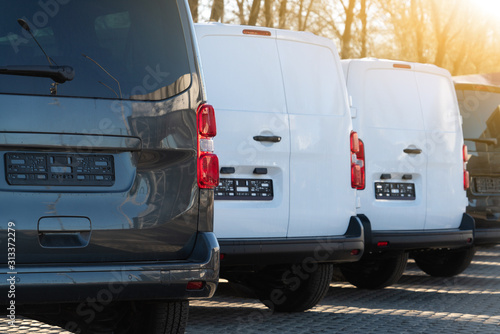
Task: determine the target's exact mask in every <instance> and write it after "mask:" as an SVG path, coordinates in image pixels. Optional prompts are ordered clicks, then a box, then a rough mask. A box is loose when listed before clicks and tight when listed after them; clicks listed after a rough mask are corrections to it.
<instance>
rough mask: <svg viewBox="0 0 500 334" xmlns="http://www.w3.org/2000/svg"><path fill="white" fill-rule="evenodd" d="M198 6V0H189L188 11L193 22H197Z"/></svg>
mask: <svg viewBox="0 0 500 334" xmlns="http://www.w3.org/2000/svg"><path fill="white" fill-rule="evenodd" d="M199 6H200V4H199V2H198V0H189V9H190V10H191V16H192V17H193V21H194V22H198V7H199Z"/></svg>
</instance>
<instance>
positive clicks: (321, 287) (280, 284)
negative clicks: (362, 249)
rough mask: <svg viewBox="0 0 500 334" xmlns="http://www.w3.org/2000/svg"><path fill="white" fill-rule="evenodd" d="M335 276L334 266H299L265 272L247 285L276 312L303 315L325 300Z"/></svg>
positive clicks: (253, 277)
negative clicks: (299, 313) (301, 313)
mask: <svg viewBox="0 0 500 334" xmlns="http://www.w3.org/2000/svg"><path fill="white" fill-rule="evenodd" d="M332 275H333V265H332V264H326V263H318V264H313V263H310V264H307V266H306V265H303V266H300V265H298V264H297V265H292V266H291V267H282V268H267V269H264V270H261V271H259V272H258V273H256V274H254V275H252V278H251V281H250V280H247V282H246V285H247V286H249V287H250V288H251V289H252V290H253V291H254V292H255V294H256V295H257V297H258V298H259V300H260V301H261V302H263V303H264V305H266V306H267V307H269V308H270V309H271V310H273V311H274V312H302V311H305V310H308V309H310V308H312V307H314V306H316V304H318V303H319V302H320V301H321V300H322V299H323V297H324V296H325V294H326V293H327V292H328V288H329V287H330V281H331V279H332Z"/></svg>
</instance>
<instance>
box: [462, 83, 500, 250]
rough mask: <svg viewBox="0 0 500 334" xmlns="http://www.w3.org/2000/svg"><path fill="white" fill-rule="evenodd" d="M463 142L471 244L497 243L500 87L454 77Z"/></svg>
mask: <svg viewBox="0 0 500 334" xmlns="http://www.w3.org/2000/svg"><path fill="white" fill-rule="evenodd" d="M454 81H455V89H456V91H457V97H458V105H459V106H460V113H461V115H462V118H463V132H464V140H465V144H466V145H467V149H468V152H469V163H468V166H467V169H468V170H469V173H470V180H471V187H470V188H469V189H468V190H467V197H468V199H469V205H468V206H467V213H468V214H470V215H471V216H472V217H473V218H474V220H475V222H476V233H475V237H474V243H475V244H477V245H484V244H498V243H500V160H499V159H500V142H499V140H500V132H499V131H498V129H500V118H499V116H500V87H499V86H497V85H493V84H491V83H489V82H487V81H485V82H483V81H482V80H481V78H478V77H472V76H471V77H468V76H464V77H455V78H454Z"/></svg>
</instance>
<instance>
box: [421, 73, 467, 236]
mask: <svg viewBox="0 0 500 334" xmlns="http://www.w3.org/2000/svg"><path fill="white" fill-rule="evenodd" d="M415 76H416V79H417V83H418V88H419V93H420V100H421V105H422V112H423V117H424V121H425V129H426V133H427V142H426V146H425V148H422V149H425V152H426V154H427V157H428V159H427V160H428V163H427V169H428V171H429V172H428V177H427V217H426V225H425V228H426V229H439V228H441V229H444V228H457V227H458V226H459V225H460V222H461V218H462V213H463V211H464V210H465V206H466V196H465V192H464V189H463V169H462V156H461V153H460V152H461V151H462V145H463V138H462V132H461V129H460V127H459V124H460V119H459V118H460V115H459V111H458V103H457V100H456V97H455V91H454V87H453V83H452V81H451V78H450V77H449V76H448V77H447V76H441V75H439V74H434V73H432V74H431V73H423V72H416V73H415Z"/></svg>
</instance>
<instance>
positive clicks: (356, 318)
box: [0, 246, 500, 334]
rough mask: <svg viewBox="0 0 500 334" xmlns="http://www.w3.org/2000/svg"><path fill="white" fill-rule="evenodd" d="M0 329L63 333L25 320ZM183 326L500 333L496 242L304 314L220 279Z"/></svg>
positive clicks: (335, 291)
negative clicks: (448, 270) (465, 259)
mask: <svg viewBox="0 0 500 334" xmlns="http://www.w3.org/2000/svg"><path fill="white" fill-rule="evenodd" d="M0 333H2V334H3V333H36V334H38V333H46V334H47V333H50V334H53V333H54V334H55V333H60V334H62V333H64V334H67V333H68V332H64V331H62V330H60V329H58V328H55V327H51V326H47V325H44V324H42V323H39V322H36V321H32V320H29V319H24V320H22V322H21V321H19V322H18V325H17V326H16V327H7V320H6V319H5V318H0ZM187 333H189V334H197V333H204V334H205V333H207V334H211V333H214V334H215V333H217V334H219V333H241V334H244V333H259V334H263V333H280V334H281V333H363V334H365V333H366V334H370V333H377V334H379V333H382V334H390V333H443V334H444V333H481V334H485V333H495V334H498V333H500V246H497V247H494V248H481V249H479V250H478V252H477V253H476V256H475V258H474V261H473V263H472V265H471V266H470V267H469V268H468V269H467V270H466V271H465V272H464V273H463V274H461V275H459V276H457V277H454V278H449V279H440V278H432V277H430V276H427V275H425V274H424V273H423V272H421V271H419V270H418V268H417V267H416V266H415V264H414V263H411V262H410V263H409V265H408V267H407V270H406V272H405V274H404V276H403V277H402V279H401V280H400V281H399V282H398V283H397V284H395V285H393V286H391V287H389V288H386V289H384V290H376V291H367V290H359V289H356V288H354V287H352V286H351V285H349V284H345V283H332V285H331V286H330V291H329V292H328V294H327V296H326V298H325V299H324V300H323V301H322V302H321V303H320V304H319V305H318V306H316V307H315V308H314V309H312V310H310V311H307V312H305V313H299V314H297V313H295V314H271V312H270V311H268V309H267V308H265V307H264V306H263V305H262V304H261V303H260V302H258V301H257V300H255V299H251V298H245V297H240V296H238V294H237V293H236V292H235V291H234V290H233V289H232V288H231V287H230V286H229V285H228V284H227V283H221V284H220V288H219V290H218V291H217V293H216V296H215V297H214V298H213V299H211V300H205V301H192V302H191V307H190V315H189V324H188V328H187Z"/></svg>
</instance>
